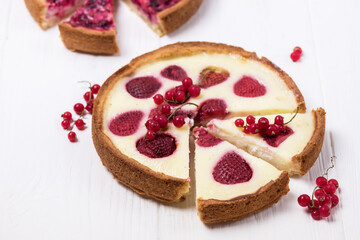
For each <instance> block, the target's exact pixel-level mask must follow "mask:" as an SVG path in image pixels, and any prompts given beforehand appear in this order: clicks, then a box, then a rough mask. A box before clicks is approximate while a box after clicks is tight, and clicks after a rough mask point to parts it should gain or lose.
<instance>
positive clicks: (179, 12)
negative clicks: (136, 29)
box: [124, 0, 203, 36]
mask: <svg viewBox="0 0 360 240" xmlns="http://www.w3.org/2000/svg"><path fill="white" fill-rule="evenodd" d="M202 1H203V0H181V1H180V2H178V3H176V4H174V5H173V6H171V7H169V8H166V9H163V10H161V11H160V12H157V13H156V14H155V21H157V22H153V21H151V20H150V19H149V18H148V17H147V15H146V14H145V13H143V12H142V11H141V8H140V7H139V6H137V5H136V4H134V3H133V2H132V0H124V2H125V3H126V4H127V5H128V6H129V8H130V9H131V10H132V11H133V12H135V13H136V14H137V15H138V16H140V17H141V19H142V20H143V21H144V22H145V23H146V24H147V25H148V26H149V27H150V28H151V29H152V30H153V31H154V32H155V33H157V34H158V35H159V36H163V35H166V34H169V33H171V32H173V31H175V30H176V29H178V28H179V27H180V26H182V25H183V24H184V23H185V22H187V21H188V20H189V19H190V18H191V17H192V16H193V15H194V14H195V13H196V12H197V10H198V9H199V7H200V5H201V3H202Z"/></svg>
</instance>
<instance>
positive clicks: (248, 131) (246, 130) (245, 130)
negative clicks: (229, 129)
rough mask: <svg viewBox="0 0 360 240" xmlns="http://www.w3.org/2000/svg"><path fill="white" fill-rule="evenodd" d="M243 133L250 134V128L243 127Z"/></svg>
mask: <svg viewBox="0 0 360 240" xmlns="http://www.w3.org/2000/svg"><path fill="white" fill-rule="evenodd" d="M244 133H245V134H250V133H251V130H250V126H245V127H244Z"/></svg>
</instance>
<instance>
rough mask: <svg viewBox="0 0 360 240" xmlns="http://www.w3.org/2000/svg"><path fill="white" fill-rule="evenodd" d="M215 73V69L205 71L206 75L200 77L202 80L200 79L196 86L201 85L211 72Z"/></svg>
mask: <svg viewBox="0 0 360 240" xmlns="http://www.w3.org/2000/svg"><path fill="white" fill-rule="evenodd" d="M215 71H216V69H210V70H208V71H207V73H205V74H203V76H202V78H201V79H200V81H199V83H198V85H200V84H201V82H202V80H204V78H205V77H206V75H208V74H209V73H211V72H215Z"/></svg>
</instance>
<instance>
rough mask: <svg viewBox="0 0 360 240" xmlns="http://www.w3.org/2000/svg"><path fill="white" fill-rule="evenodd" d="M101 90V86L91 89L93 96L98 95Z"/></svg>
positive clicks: (96, 85) (97, 85)
mask: <svg viewBox="0 0 360 240" xmlns="http://www.w3.org/2000/svg"><path fill="white" fill-rule="evenodd" d="M99 90H100V85H99V84H94V85H93V86H92V87H91V92H92V93H93V94H98V92H99Z"/></svg>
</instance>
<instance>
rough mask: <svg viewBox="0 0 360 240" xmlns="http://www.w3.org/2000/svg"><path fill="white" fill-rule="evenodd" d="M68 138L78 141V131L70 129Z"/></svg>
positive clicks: (71, 140)
mask: <svg viewBox="0 0 360 240" xmlns="http://www.w3.org/2000/svg"><path fill="white" fill-rule="evenodd" d="M68 139H69V141H70V142H76V133H75V132H73V131H70V132H69V133H68Z"/></svg>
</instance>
